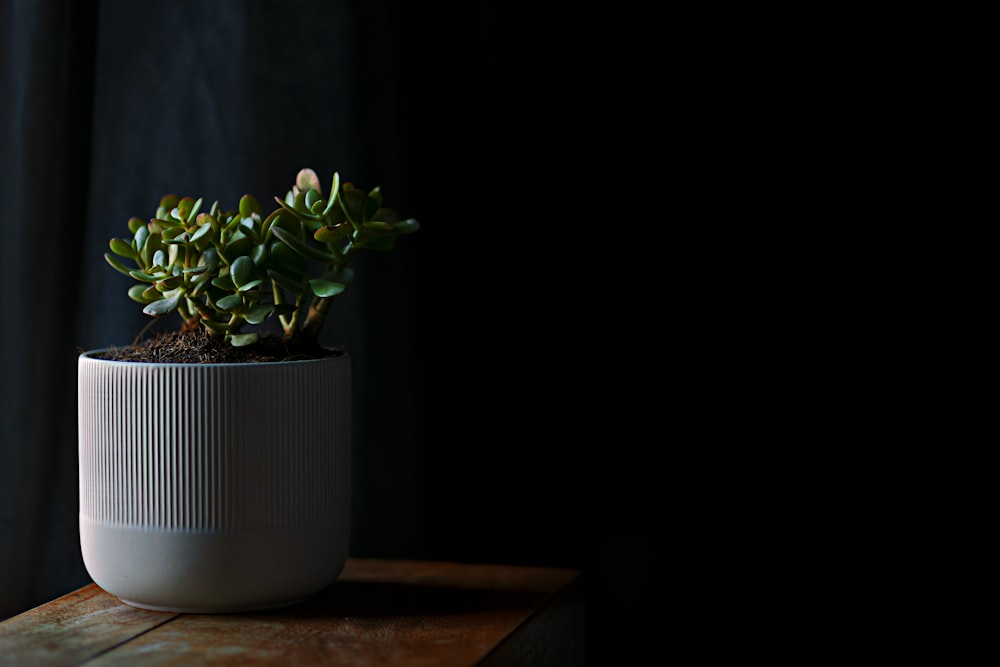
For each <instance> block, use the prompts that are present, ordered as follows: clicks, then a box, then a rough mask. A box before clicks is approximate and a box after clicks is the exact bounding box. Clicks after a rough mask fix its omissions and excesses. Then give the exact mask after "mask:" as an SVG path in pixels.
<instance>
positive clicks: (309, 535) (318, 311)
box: [78, 169, 419, 613]
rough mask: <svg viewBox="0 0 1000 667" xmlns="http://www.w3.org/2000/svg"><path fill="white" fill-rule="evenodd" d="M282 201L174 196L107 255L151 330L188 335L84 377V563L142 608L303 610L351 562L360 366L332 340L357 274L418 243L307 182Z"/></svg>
mask: <svg viewBox="0 0 1000 667" xmlns="http://www.w3.org/2000/svg"><path fill="white" fill-rule="evenodd" d="M275 201H276V203H277V206H276V207H275V208H273V210H271V212H270V213H268V214H265V213H264V209H263V208H262V207H261V206H260V204H259V202H258V200H257V199H256V198H255V197H253V196H252V195H244V196H243V197H242V198H241V199H240V201H239V207H238V209H236V210H223V209H222V208H220V206H219V204H218V202H216V203H214V204H212V205H211V206H210V207H208V208H207V210H206V209H205V206H204V200H203V199H195V198H193V197H178V196H174V195H167V196H164V197H163V198H162V199H161V200H160V203H159V206H158V207H157V209H156V213H155V215H154V216H153V217H152V218H150V219H141V218H138V217H133V218H131V219H129V221H128V231H129V235H128V237H125V238H114V239H111V241H110V251H111V252H109V253H107V254H106V255H105V258H106V259H107V261H108V263H109V264H110V265H111V266H112V267H114V268H115V269H116V270H118V271H120V272H122V273H123V274H125V275H127V276H129V277H130V278H131V279H132V280H134V281H135V283H136V284H135V285H133V286H132V287H131V288H130V289H129V290H128V296H129V297H131V298H132V299H133V300H134V301H136V302H138V303H139V304H141V305H142V307H143V312H145V313H146V314H148V315H150V316H153V317H165V316H173V314H175V313H176V314H178V315H179V319H180V326H179V328H177V329H176V330H174V331H169V332H160V333H158V334H156V335H153V336H151V337H149V338H147V339H145V340H143V341H141V342H137V343H135V344H133V345H130V346H127V347H123V348H113V347H108V348H104V349H99V350H90V351H86V352H83V353H82V354H81V355H80V357H79V368H78V371H79V373H78V379H79V466H80V543H81V550H82V554H83V560H84V564H85V566H86V568H87V571H88V573H89V574H90V575H91V577H92V578H93V579H94V581H95V583H97V584H98V585H99V586H101V587H102V588H104V589H105V590H106V591H108V592H109V593H111V594H112V595H115V596H117V597H118V598H119V599H121V600H122V601H123V602H126V603H128V604H131V605H133V606H137V607H142V608H147V609H158V610H170V611H188V612H204V613H213V612H233V611H244V610H251V609H262V608H269V607H278V606H285V605H289V604H294V603H295V602H298V601H300V600H303V599H305V598H307V597H309V596H310V595H312V594H313V593H315V592H317V591H319V590H321V589H322V588H324V587H326V586H327V585H329V584H330V583H332V582H333V581H334V580H335V579H336V578H337V576H339V574H340V571H341V569H342V567H343V565H344V562H345V560H346V558H347V549H348V538H349V531H350V483H351V476H350V448H351V359H350V355H349V354H348V353H347V351H346V350H344V349H341V348H326V347H324V346H322V345H321V344H320V342H319V334H320V333H321V331H322V329H323V325H324V322H325V318H326V314H327V311H328V309H329V307H330V303H331V300H332V299H334V298H335V297H336V296H337V295H339V294H340V293H342V292H343V291H344V290H345V289H346V288H347V287H348V286H349V285H350V284H351V282H352V280H353V271H352V269H351V268H350V266H349V264H350V262H351V259H352V257H354V256H355V254H356V253H357V252H359V251H360V250H363V249H369V250H376V251H388V250H391V249H392V248H393V247H394V244H395V242H396V239H397V237H398V236H400V235H404V234H409V233H412V232H414V231H416V230H417V229H419V224H418V223H417V221H416V220H413V219H401V218H400V217H399V216H398V215H397V214H396V212H395V211H393V210H392V209H389V208H386V207H384V206H383V205H382V195H381V192H380V190H379V188H375V189H373V190H371V191H365V190H363V189H361V188H358V187H355V186H354V185H353V184H351V183H347V182H344V183H341V181H340V177H339V175H338V174H336V173H335V174H334V176H333V182H332V184H331V186H330V189H329V192H328V193H327V194H324V192H323V189H322V188H321V186H320V182H319V180H318V178H317V176H316V173H315V172H314V171H313V170H311V169H302V170H301V171H300V172H299V173H298V174H297V176H296V179H295V184H294V186H293V187H292V188H291V189H290V190H289V191H288V192H287V194H286V195H285V197H284V198H283V199H282V198H278V197H275ZM269 327H270V328H269Z"/></svg>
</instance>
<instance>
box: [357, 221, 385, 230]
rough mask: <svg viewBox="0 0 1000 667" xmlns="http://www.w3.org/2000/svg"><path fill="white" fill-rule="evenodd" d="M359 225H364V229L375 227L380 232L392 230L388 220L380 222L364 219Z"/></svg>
mask: <svg viewBox="0 0 1000 667" xmlns="http://www.w3.org/2000/svg"><path fill="white" fill-rule="evenodd" d="M361 226H362V227H364V228H365V229H375V230H378V231H380V232H391V231H392V225H390V224H389V223H388V222H382V221H381V220H366V221H365V222H363V223H361Z"/></svg>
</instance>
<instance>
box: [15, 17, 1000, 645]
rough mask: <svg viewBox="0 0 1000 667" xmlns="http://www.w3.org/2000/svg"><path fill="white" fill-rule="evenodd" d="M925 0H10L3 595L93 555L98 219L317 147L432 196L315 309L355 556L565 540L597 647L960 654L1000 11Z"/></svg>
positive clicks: (972, 548) (259, 185)
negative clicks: (344, 450)
mask: <svg viewBox="0 0 1000 667" xmlns="http://www.w3.org/2000/svg"><path fill="white" fill-rule="evenodd" d="M819 4H820V5H822V4H823V3H819ZM904 4H908V3H892V2H883V3H878V2H876V3H842V4H839V5H837V7H823V6H812V5H811V6H810V7H808V8H807V7H799V8H796V9H795V10H794V11H791V10H788V11H784V10H781V11H779V10H777V9H775V8H761V7H757V6H743V7H740V8H734V9H732V10H730V9H726V10H723V9H721V8H719V7H717V6H716V5H715V4H712V5H711V6H707V5H704V4H703V5H700V6H699V7H698V8H696V9H693V8H687V7H671V9H670V11H669V12H667V15H666V16H661V15H659V14H655V15H654V14H650V13H649V12H648V11H646V10H644V9H641V8H637V7H630V6H628V3H625V4H616V5H614V6H602V7H601V8H599V9H597V10H593V11H591V10H585V9H584V8H582V7H580V8H577V7H575V6H574V7H568V6H563V5H562V4H560V3H559V2H556V1H555V0H536V1H534V2H518V1H513V2H503V3H501V2H493V1H489V0H472V1H468V2H448V3H444V2H442V3H436V2H419V3H417V2H407V1H406V0H369V1H361V0H342V1H340V2H310V3H306V2H300V1H298V0H286V1H283V2H280V3H279V2H263V1H262V2H253V1H249V0H247V1H243V2H238V1H236V0H220V1H215V2H167V1H160V0H155V1H152V2H141V3H140V2H124V1H117V0H104V1H101V2H59V1H57V0H40V1H34V2H32V1H28V0H3V1H2V2H0V17H2V18H3V19H4V22H3V28H2V29H0V43H2V48H0V93H2V99H3V104H2V105H0V170H2V171H0V175H2V178H0V202H2V209H0V211H2V215H3V219H2V225H3V226H2V234H3V236H2V238H0V253H2V254H0V260H2V261H0V281H2V282H0V289H2V292H0V299H2V301H0V312H2V314H3V321H2V326H0V343H2V344H0V354H2V355H3V366H2V368H3V372H2V380H0V392H2V393H0V424H2V435H0V444H2V446H0V456H2V459H0V466H2V468H0V617H4V616H8V615H10V614H14V613H17V612H19V611H22V610H24V609H27V608H29V607H31V606H33V605H36V604H39V603H42V602H45V601H47V600H49V599H51V598H53V597H55V596H57V595H60V594H62V593H65V592H67V591H69V590H71V589H73V588H75V587H77V586H80V585H83V584H86V583H88V581H89V579H88V577H87V575H86V573H85V571H84V570H83V566H82V563H81V561H80V556H79V548H78V545H77V540H78V533H77V497H76V493H77V478H76V474H77V473H76V384H75V382H76V355H77V354H78V352H79V351H81V350H84V349H90V348H94V347H102V346H106V345H125V344H128V343H129V342H130V341H132V340H133V339H134V338H135V337H136V336H137V335H139V334H140V332H141V331H142V330H143V328H144V327H145V326H146V325H147V323H148V320H147V318H145V316H143V315H141V313H140V312H139V310H138V308H137V307H136V306H135V304H134V303H133V302H131V301H130V300H129V299H128V298H127V297H126V295H125V289H126V287H127V285H126V284H125V281H124V279H123V278H122V277H121V276H119V275H118V274H116V273H115V272H114V271H112V270H111V269H110V267H108V266H107V265H106V264H105V263H104V261H103V259H102V253H103V252H104V249H105V248H106V244H107V241H108V239H109V238H111V237H112V236H115V235H120V234H121V233H122V229H123V228H124V227H125V223H126V220H127V219H128V218H129V217H130V216H132V215H139V216H142V217H145V216H148V215H151V214H152V212H153V209H154V208H155V204H156V202H157V201H158V199H159V197H160V196H161V195H162V194H164V193H167V192H176V193H178V194H191V195H195V196H204V197H206V198H216V199H219V200H220V202H221V203H223V204H228V205H233V204H235V202H236V201H237V200H238V198H239V197H240V196H241V195H242V194H243V193H244V192H251V193H254V194H255V195H257V196H258V197H263V198H267V197H269V196H271V195H272V194H278V195H280V194H283V193H284V191H285V190H286V189H287V188H288V186H289V185H290V182H289V179H290V178H291V177H292V176H293V175H294V173H295V172H296V171H297V170H298V169H299V168H301V167H304V166H311V167H313V168H314V169H316V170H317V172H318V173H319V174H320V176H321V178H322V179H323V180H324V181H327V180H328V179H329V178H330V176H331V175H332V172H333V171H334V170H338V171H340V172H341V174H342V175H345V176H349V177H350V178H351V179H352V180H354V181H356V182H358V183H359V184H361V185H364V186H366V187H372V186H374V185H380V186H381V187H382V189H383V192H384V193H385V195H386V198H387V201H389V202H391V203H393V204H394V205H395V206H396V207H397V208H399V209H400V210H402V211H404V212H406V213H407V214H409V215H412V216H413V217H416V218H418V219H419V220H420V221H421V223H422V225H423V227H422V229H421V230H420V231H419V232H418V233H417V234H415V235H413V236H411V237H406V238H403V239H401V241H400V243H399V245H398V247H397V249H396V250H395V251H394V252H393V253H391V254H388V255H368V256H363V257H360V258H359V261H358V264H357V265H356V271H357V283H356V284H355V285H354V286H353V287H352V288H351V289H350V290H349V291H348V292H347V293H345V294H344V295H343V297H341V298H340V299H339V300H338V301H337V303H336V305H335V306H334V307H333V309H332V311H331V316H330V323H329V328H328V330H327V331H326V334H325V335H326V341H325V342H327V343H329V344H332V345H340V346H344V347H346V348H348V349H349V350H350V351H351V352H352V354H353V355H354V363H355V378H356V379H355V401H356V403H355V411H356V413H355V425H356V430H355V443H354V446H355V450H354V461H355V470H354V479H355V487H354V491H355V493H354V499H353V500H354V508H353V512H354V516H353V519H354V525H353V534H352V548H351V551H352V554H353V555H355V556H379V557H400V558H415V559H424V558H426V559H443V560H462V561H493V562H507V563H524V564H536V565H546V564H548V565H560V566H570V567H580V568H582V569H583V570H584V571H585V573H586V578H585V581H586V592H587V594H588V597H587V599H588V616H587V620H588V625H587V637H588V642H589V649H590V656H591V657H592V661H591V662H592V663H593V664H598V665H603V664H636V661H638V660H639V659H640V658H641V657H643V656H646V655H647V654H648V652H649V651H655V652H658V653H659V654H663V655H666V656H667V657H668V659H669V658H670V657H671V656H673V655H675V654H677V655H679V654H680V653H681V651H682V649H684V650H685V652H686V651H690V649H692V648H693V649H695V651H696V655H698V656H701V658H703V659H704V661H705V662H704V664H717V663H726V664H766V665H776V664H802V663H803V662H804V663H807V664H815V663H816V662H822V661H823V660H824V659H830V660H834V663H833V664H881V665H894V664H908V663H909V662H912V661H913V660H914V659H916V658H918V657H924V658H926V657H937V658H939V662H941V663H942V664H944V663H948V662H949V661H950V658H954V657H956V656H964V655H966V653H967V654H968V655H972V651H973V648H975V647H977V645H979V644H980V642H981V641H982V639H983V638H984V637H986V636H988V635H989V630H988V626H987V625H985V624H984V621H985V618H986V617H985V616H980V615H978V614H977V613H975V612H974V611H973V609H974V607H973V605H972V604H971V603H972V602H973V601H974V600H976V599H977V598H978V595H979V593H978V592H979V591H985V592H984V593H982V594H983V595H984V596H985V599H986V600H987V601H988V600H989V599H991V597H992V595H991V593H992V591H993V590H994V586H993V585H992V582H993V581H994V580H995V577H992V576H989V575H987V574H986V571H987V569H986V567H985V565H986V564H987V563H991V562H992V561H993V560H995V559H993V558H992V556H991V555H992V554H995V551H990V550H989V549H988V548H987V547H986V540H985V539H984V537H985V536H987V535H989V534H990V531H991V526H992V525H993V523H994V521H993V518H992V514H993V512H992V509H988V508H992V507H995V505H996V502H995V491H994V489H995V488H996V485H995V484H994V483H993V482H992V480H991V475H992V471H993V470H995V465H994V464H993V461H994V460H995V455H994V454H992V451H993V450H994V449H995V445H996V439H997V430H996V428H997V427H996V424H997V423H998V422H997V420H996V414H997V412H996V405H997V398H998V396H997V379H998V378H1000V374H998V369H997V366H996V352H997V340H998V338H997V336H998V333H1000V330H998V327H997V325H996V323H995V322H994V320H995V319H996V318H995V316H994V312H995V310H996V301H997V298H996V295H997V293H998V290H997V289H996V285H998V284H1000V274H998V271H997V266H998V265H997V261H996V250H995V249H996V248H997V244H996V240H995V238H994V236H995V235H994V234H993V232H992V227H993V225H994V221H995V218H996V205H995V191H996V188H995V184H994V181H995V180H996V176H995V170H994V169H993V166H992V165H993V163H994V162H995V157H994V156H995V154H996V148H997V145H998V143H1000V142H998V141H997V139H998V137H997V132H996V130H995V129H994V128H995V127H996V118H997V117H1000V116H998V114H997V113H996V111H997V108H996V105H995V103H994V102H993V101H992V95H991V94H989V93H991V92H992V91H991V86H992V83H991V82H992V79H993V78H994V76H993V72H992V67H993V65H994V64H995V63H996V56H997V53H996V51H995V48H994V42H995V40H994V39H993V35H994V34H995V32H994V31H995V25H996V24H995V21H994V20H993V19H992V18H990V17H988V16H986V15H984V14H977V13H976V12H975V11H974V10H973V9H972V8H970V7H968V6H967V5H966V4H965V3H961V4H962V7H961V11H955V12H949V11H947V8H946V7H944V8H941V7H938V6H936V5H935V6H934V7H931V5H934V3H923V4H921V5H920V7H917V8H907V7H904V6H902V5H904ZM647 9H648V8H647ZM164 326H165V325H164ZM685 664H691V663H685Z"/></svg>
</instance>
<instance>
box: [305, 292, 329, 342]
mask: <svg viewBox="0 0 1000 667" xmlns="http://www.w3.org/2000/svg"><path fill="white" fill-rule="evenodd" d="M332 301H333V299H331V298H330V297H328V296H327V297H317V298H316V299H315V300H314V301H313V303H312V305H311V306H309V315H308V316H307V317H306V322H305V324H303V325H302V334H303V335H304V336H306V337H308V338H311V339H313V340H316V339H317V338H319V333H320V331H321V330H322V329H323V321H324V320H325V319H326V311H328V310H330V303H331V302H332Z"/></svg>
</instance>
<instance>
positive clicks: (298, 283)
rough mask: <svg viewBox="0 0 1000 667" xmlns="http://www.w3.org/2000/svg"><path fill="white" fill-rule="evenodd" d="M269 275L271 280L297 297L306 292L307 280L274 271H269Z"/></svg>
mask: <svg viewBox="0 0 1000 667" xmlns="http://www.w3.org/2000/svg"><path fill="white" fill-rule="evenodd" d="M267 275H268V276H269V277H270V278H271V280H273V281H274V282H276V283H278V286H279V287H283V288H284V289H286V290H288V291H289V292H291V293H292V294H294V295H296V296H298V295H299V294H301V293H302V292H303V291H305V280H303V279H302V278H300V277H298V276H289V275H287V274H285V273H282V272H280V271H275V270H273V269H268V271H267Z"/></svg>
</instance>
